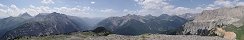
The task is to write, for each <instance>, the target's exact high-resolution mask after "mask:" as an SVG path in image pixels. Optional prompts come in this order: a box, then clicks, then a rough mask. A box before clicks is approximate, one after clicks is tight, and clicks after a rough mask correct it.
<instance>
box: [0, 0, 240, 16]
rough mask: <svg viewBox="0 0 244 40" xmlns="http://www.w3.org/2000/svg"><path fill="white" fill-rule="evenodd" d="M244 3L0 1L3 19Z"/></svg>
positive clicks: (191, 10)
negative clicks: (20, 16) (57, 13)
mask: <svg viewBox="0 0 244 40" xmlns="http://www.w3.org/2000/svg"><path fill="white" fill-rule="evenodd" d="M242 5H244V2H243V0H1V1H0V18H1V17H8V16H17V15H19V14H21V13H24V12H28V13H29V14H31V15H33V16H34V15H37V14H38V13H49V12H60V13H63V14H67V15H73V16H80V17H110V16H123V15H127V14H138V15H148V14H152V15H155V16H158V15H160V14H169V15H180V14H184V13H200V12H201V11H202V10H213V9H218V8H222V7H235V6H242Z"/></svg>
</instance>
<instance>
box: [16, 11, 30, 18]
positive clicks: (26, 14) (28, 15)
mask: <svg viewBox="0 0 244 40" xmlns="http://www.w3.org/2000/svg"><path fill="white" fill-rule="evenodd" d="M18 17H22V18H30V17H32V16H31V15H30V14H28V13H27V12H25V13H23V14H20V15H19V16H18Z"/></svg>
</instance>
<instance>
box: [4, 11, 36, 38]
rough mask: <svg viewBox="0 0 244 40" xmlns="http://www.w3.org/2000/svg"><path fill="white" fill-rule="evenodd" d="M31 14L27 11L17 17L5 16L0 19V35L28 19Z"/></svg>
mask: <svg viewBox="0 0 244 40" xmlns="http://www.w3.org/2000/svg"><path fill="white" fill-rule="evenodd" d="M31 17H32V16H31V15H29V14H28V13H24V14H21V15H19V16H17V17H12V16H10V17H7V18H3V19H0V27H1V28H0V37H2V36H3V35H4V34H5V33H6V32H7V31H9V30H12V29H14V28H16V27H18V26H20V25H22V24H23V22H25V21H26V20H29V19H30V18H31Z"/></svg>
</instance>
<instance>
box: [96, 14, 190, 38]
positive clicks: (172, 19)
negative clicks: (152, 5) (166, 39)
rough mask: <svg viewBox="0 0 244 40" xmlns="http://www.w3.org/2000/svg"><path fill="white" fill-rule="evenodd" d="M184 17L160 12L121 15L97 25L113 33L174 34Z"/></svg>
mask: <svg viewBox="0 0 244 40" xmlns="http://www.w3.org/2000/svg"><path fill="white" fill-rule="evenodd" d="M185 22H186V20H185V19H183V18H180V17H178V16H169V15H167V14H162V15H160V16H158V17H156V16H152V15H146V16H140V15H130V14H128V15H126V16H123V17H109V18H107V19H105V20H103V21H101V22H99V23H98V25H97V27H105V28H106V29H108V30H110V31H112V32H113V33H115V34H122V35H138V34H144V33H163V34H175V33H176V32H177V31H180V28H181V25H183V24H184V23H185Z"/></svg>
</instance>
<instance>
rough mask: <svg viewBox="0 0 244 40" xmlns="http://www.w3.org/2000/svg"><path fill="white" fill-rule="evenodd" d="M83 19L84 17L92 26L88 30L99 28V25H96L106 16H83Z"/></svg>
mask: <svg viewBox="0 0 244 40" xmlns="http://www.w3.org/2000/svg"><path fill="white" fill-rule="evenodd" d="M81 19H83V20H84V22H86V23H87V25H88V26H90V27H89V28H88V30H93V29H95V28H97V27H95V26H96V25H97V23H99V22H100V21H102V20H104V19H105V18H103V17H94V18H88V17H82V18H81Z"/></svg>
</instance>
